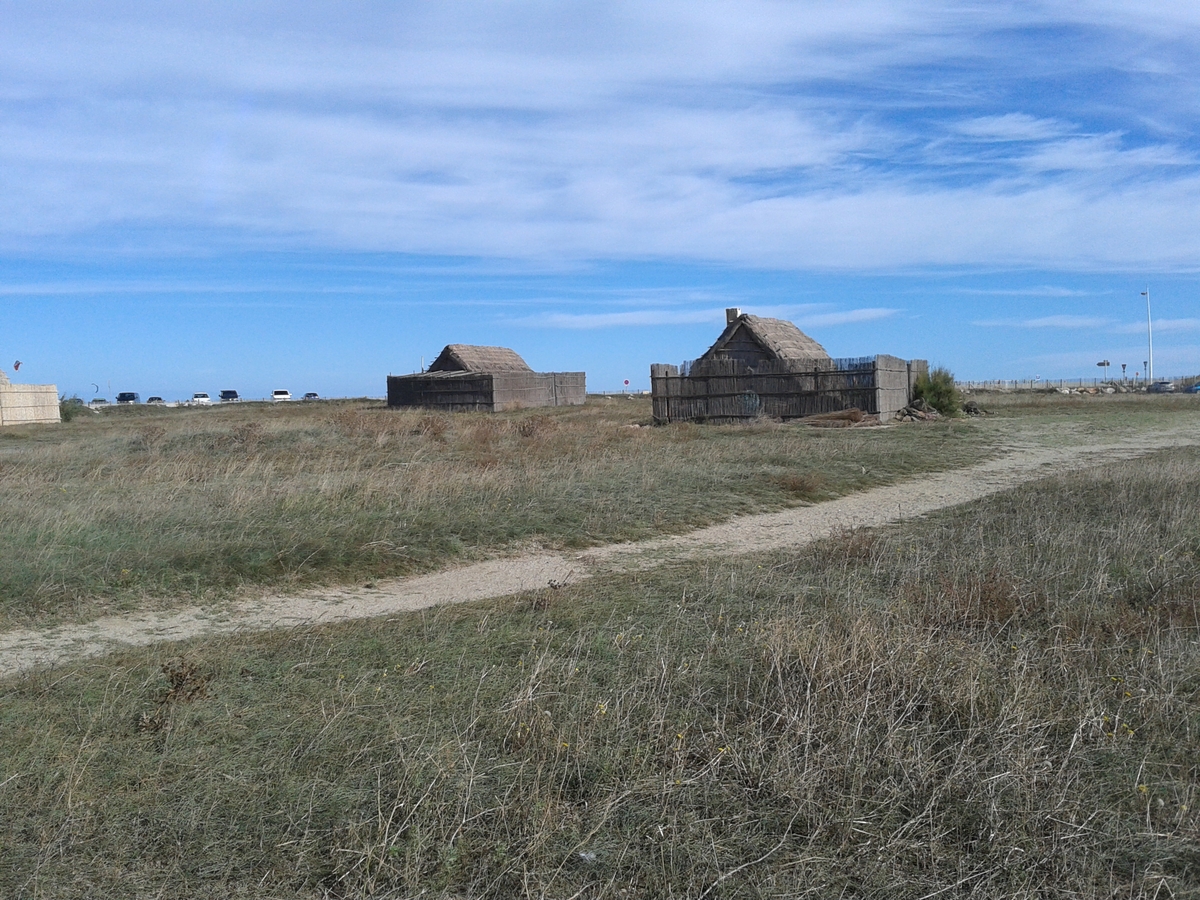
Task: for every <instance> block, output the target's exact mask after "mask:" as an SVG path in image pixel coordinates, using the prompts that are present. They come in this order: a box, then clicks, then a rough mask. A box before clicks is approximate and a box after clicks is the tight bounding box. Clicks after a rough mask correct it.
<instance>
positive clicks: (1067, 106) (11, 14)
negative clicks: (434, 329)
mask: <svg viewBox="0 0 1200 900" xmlns="http://www.w3.org/2000/svg"><path fill="white" fill-rule="evenodd" d="M67 9H68V10H69V14H68V13H64V12H63V10H62V9H61V8H59V7H55V9H54V10H49V9H45V10H40V9H38V8H28V9H10V10H8V12H7V14H6V18H7V21H6V29H5V30H4V32H3V34H0V51H3V52H0V85H3V87H2V88H0V191H3V194H4V196H5V198H6V201H7V203H6V209H7V211H8V214H7V215H6V217H5V218H4V220H3V222H0V248H5V247H6V248H8V249H9V250H10V252H39V251H41V250H44V249H46V248H57V247H61V246H64V245H65V246H68V247H69V246H71V244H72V242H80V243H81V244H83V245H87V246H101V247H115V248H118V249H121V248H124V247H127V246H131V245H132V246H138V247H141V248H144V247H146V246H149V247H151V248H153V247H155V246H158V247H159V248H160V249H173V248H178V247H180V246H183V247H187V248H190V249H196V248H200V249H202V250H203V249H211V248H213V247H216V248H222V247H237V248H246V247H249V248H268V249H283V250H296V251H306V250H313V249H319V250H333V251H345V250H350V251H384V252H400V253H409V254H443V255H451V256H455V255H463V256H472V257H484V258H495V259H522V260H531V261H534V262H537V261H539V260H540V261H550V260H562V259H572V260H590V259H618V260H623V259H678V260H689V261H703V262H719V263H730V264H735V265H741V266H767V267H774V268H785V269H786V268H807V269H822V268H824V269H859V270H866V269H882V270H895V269H902V268H905V267H919V266H961V265H974V266H1040V267H1050V268H1065V269H1086V270H1104V269H1114V268H1116V269H1121V268H1129V269H1133V268H1137V267H1139V266H1147V265H1149V266H1152V267H1158V268H1167V269H1170V268H1175V269H1187V268H1190V267H1194V266H1195V264H1196V263H1195V261H1196V260H1197V259H1198V258H1200V212H1198V211H1200V163H1198V158H1200V148H1198V143H1197V125H1198V124H1200V122H1198V116H1197V113H1196V111H1195V108H1194V104H1190V103H1189V101H1188V100H1187V96H1189V95H1188V94H1187V92H1186V91H1182V90H1180V89H1179V88H1180V86H1183V85H1188V84H1194V83H1196V81H1197V80H1198V79H1197V76H1198V75H1200V63H1198V62H1197V60H1200V39H1197V38H1196V37H1195V35H1197V34H1200V29H1197V28H1196V27H1195V25H1196V20H1197V15H1196V14H1195V13H1193V12H1192V11H1190V10H1188V9H1184V8H1182V7H1178V8H1177V7H1165V8H1164V7H1152V6H1150V5H1146V4H1134V5H1131V6H1130V7H1128V8H1126V7H1123V6H1120V5H1117V4H1114V3H1083V4H1066V3H1049V2H1029V3H1022V4H1004V3H1000V4H988V5H968V4H962V3H949V2H940V3H939V2H934V3H932V4H931V3H917V2H915V0H908V2H905V0H902V2H896V3H883V2H872V0H860V2H846V3H815V4H806V5H805V6H803V7H800V8H798V7H796V6H794V5H792V4H783V3H777V2H755V0H747V2H744V3H736V4H735V3H723V2H717V3H712V4H703V5H696V4H685V3H682V2H679V3H671V2H668V3H664V4H659V5H654V6H651V7H647V6H646V5H644V4H624V3H615V4H612V3H598V2H595V3H588V2H585V3H580V4H573V5H572V7H571V10H570V12H569V14H568V13H567V12H566V11H563V10H558V9H556V8H555V7H553V6H541V5H532V6H531V5H507V4H505V5H497V4H485V3H453V2H451V3H447V4H439V5H438V6H437V7H428V6H426V5H421V4H415V3H406V2H401V3H395V4H382V3H380V4H373V3H367V4H362V5H356V6H355V7H354V9H353V11H347V10H340V11H339V12H338V13H337V14H333V13H330V12H328V11H326V10H324V9H322V8H321V7H319V6H316V5H306V4H300V5H299V6H296V7H289V8H288V10H287V12H286V13H283V12H281V11H280V8H277V7H274V6H270V5H266V4H253V3H251V4H238V5H234V4H216V5H213V6H211V7H206V11H205V14H204V15H200V14H199V13H198V12H190V11H188V10H186V9H184V10H170V9H166V8H162V7H159V6H153V5H145V4H117V5H115V6H106V8H105V10H104V11H103V14H101V13H99V12H97V11H95V10H93V9H92V8H91V7H88V6H87V5H84V4H79V5H76V6H71V5H69V4H68V6H67ZM1051 41H1053V42H1054V43H1053V51H1054V52H1053V55H1050V54H1049V53H1048V52H1047V48H1048V46H1049V42H1051ZM1133 48H1136V49H1133ZM1031 84H1036V85H1040V86H1042V87H1043V88H1044V89H1042V90H1030V88H1029V86H1030V85H1031ZM1064 98H1072V99H1071V100H1069V101H1068V100H1067V99H1064Z"/></svg>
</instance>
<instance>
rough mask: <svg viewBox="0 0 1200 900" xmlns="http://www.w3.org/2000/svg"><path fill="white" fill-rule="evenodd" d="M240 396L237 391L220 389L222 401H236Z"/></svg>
mask: <svg viewBox="0 0 1200 900" xmlns="http://www.w3.org/2000/svg"><path fill="white" fill-rule="evenodd" d="M241 399H242V398H241V397H239V396H238V392H237V391H221V402H222V403H236V402H238V401H239V400H241Z"/></svg>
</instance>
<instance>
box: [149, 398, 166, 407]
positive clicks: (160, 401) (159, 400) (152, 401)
mask: <svg viewBox="0 0 1200 900" xmlns="http://www.w3.org/2000/svg"><path fill="white" fill-rule="evenodd" d="M146 402H147V403H148V404H150V405H152V406H162V405H163V404H164V402H165V401H164V400H163V398H162V397H147V398H146Z"/></svg>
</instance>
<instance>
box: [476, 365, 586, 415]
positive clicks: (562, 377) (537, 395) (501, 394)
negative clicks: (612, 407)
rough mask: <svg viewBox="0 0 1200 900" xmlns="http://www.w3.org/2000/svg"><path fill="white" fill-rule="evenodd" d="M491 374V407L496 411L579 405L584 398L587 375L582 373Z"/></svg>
mask: <svg viewBox="0 0 1200 900" xmlns="http://www.w3.org/2000/svg"><path fill="white" fill-rule="evenodd" d="M492 377H493V378H494V379H495V381H494V382H493V385H494V388H493V389H494V391H495V393H494V396H493V408H494V409H496V410H497V411H500V410H508V409H534V408H536V407H540V406H581V405H583V402H584V401H585V400H586V399H587V377H586V375H585V374H584V373H583V372H504V373H497V374H496V375H494V376H492Z"/></svg>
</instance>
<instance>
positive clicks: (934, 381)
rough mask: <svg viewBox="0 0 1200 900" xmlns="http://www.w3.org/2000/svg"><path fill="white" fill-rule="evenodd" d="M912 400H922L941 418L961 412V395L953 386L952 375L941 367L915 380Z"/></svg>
mask: <svg viewBox="0 0 1200 900" xmlns="http://www.w3.org/2000/svg"><path fill="white" fill-rule="evenodd" d="M913 399H914V400H924V401H925V402H926V403H928V404H929V405H930V406H932V407H933V408H934V409H936V410H937V411H938V412H940V413H941V414H942V415H943V416H956V415H958V414H959V413H960V412H962V394H960V393H959V392H958V388H957V387H955V385H954V373H953V372H951V371H950V370H949V369H946V368H942V367H941V366H938V367H937V368H935V369H933V370H931V371H930V373H929V374H928V375H923V376H921V377H920V378H918V379H917V383H916V384H914V385H913Z"/></svg>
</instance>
